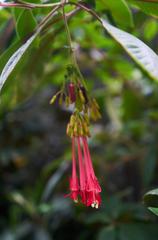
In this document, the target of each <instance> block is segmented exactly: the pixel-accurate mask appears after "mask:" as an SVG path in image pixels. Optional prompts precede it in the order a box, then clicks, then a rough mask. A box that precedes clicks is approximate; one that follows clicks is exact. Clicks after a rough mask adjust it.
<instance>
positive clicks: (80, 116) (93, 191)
mask: <svg viewBox="0 0 158 240" xmlns="http://www.w3.org/2000/svg"><path fill="white" fill-rule="evenodd" d="M80 77H81V74H80V73H79V72H78V70H77V69H76V68H75V67H74V66H73V65H71V66H68V67H67V74H66V75H65V81H64V83H63V86H62V88H61V90H60V91H58V92H57V93H56V94H55V95H54V96H53V97H52V99H51V100H50V103H51V104H53V103H54V102H55V101H56V99H59V104H60V105H61V104H64V105H65V106H66V107H69V105H71V104H73V106H74V112H73V114H72V115H71V117H70V122H69V123H68V125H67V131H66V132H67V135H68V136H69V137H70V138H71V139H72V176H71V178H70V183H69V185H70V194H69V195H68V196H69V197H70V198H71V199H72V200H73V201H74V202H76V203H77V202H78V201H79V200H80V201H81V202H82V203H83V204H84V205H86V206H91V207H93V208H98V207H99V206H100V204H101V197H100V192H101V187H100V185H99V182H98V179H97V177H96V176H95V173H94V169H93V164H92V160H91V156H90V152H89V148H88V143H87V137H90V131H89V124H90V119H92V120H94V121H96V120H97V119H99V118H101V115H100V111H99V105H98V103H97V102H96V100H95V99H94V98H91V97H90V96H89V94H88V92H87V87H86V85H85V82H84V79H83V78H80ZM67 81H68V82H67Z"/></svg>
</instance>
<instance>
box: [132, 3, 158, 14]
mask: <svg viewBox="0 0 158 240" xmlns="http://www.w3.org/2000/svg"><path fill="white" fill-rule="evenodd" d="M128 2H130V3H132V4H133V5H134V6H136V7H138V8H139V9H140V10H141V11H143V12H145V13H146V14H148V15H152V16H154V17H158V2H150V0H149V1H148V2H147V1H143V0H142V1H141V0H139V1H138V0H128Z"/></svg>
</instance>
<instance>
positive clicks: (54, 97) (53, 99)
mask: <svg viewBox="0 0 158 240" xmlns="http://www.w3.org/2000/svg"><path fill="white" fill-rule="evenodd" d="M56 98H57V96H56V95H54V96H53V97H52V98H51V100H50V104H53V103H54V102H55V100H56Z"/></svg>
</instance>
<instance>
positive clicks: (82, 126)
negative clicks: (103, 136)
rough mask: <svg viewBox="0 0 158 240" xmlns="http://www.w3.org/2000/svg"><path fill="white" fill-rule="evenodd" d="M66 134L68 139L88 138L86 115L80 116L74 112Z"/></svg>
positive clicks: (87, 118) (87, 119)
mask: <svg viewBox="0 0 158 240" xmlns="http://www.w3.org/2000/svg"><path fill="white" fill-rule="evenodd" d="M66 133H67V135H68V136H69V137H73V136H75V137H79V136H87V137H90V132H89V117H88V115H87V114H84V115H81V114H80V113H79V112H78V111H76V112H74V113H73V114H72V115H71V117H70V122H69V123H68V125H67V131H66Z"/></svg>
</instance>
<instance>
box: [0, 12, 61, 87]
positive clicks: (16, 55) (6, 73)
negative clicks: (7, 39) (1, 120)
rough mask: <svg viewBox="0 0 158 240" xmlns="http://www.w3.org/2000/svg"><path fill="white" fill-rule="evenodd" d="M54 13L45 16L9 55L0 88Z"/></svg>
mask: <svg viewBox="0 0 158 240" xmlns="http://www.w3.org/2000/svg"><path fill="white" fill-rule="evenodd" d="M56 13H57V12H54V13H52V15H51V16H50V18H47V20H46V21H45V22H44V23H43V24H41V25H40V27H39V28H38V29H37V30H36V32H35V33H34V34H33V35H32V36H31V37H30V38H29V39H28V40H27V41H26V42H25V43H24V44H23V45H22V46H21V47H20V48H19V49H18V50H17V51H16V52H15V53H14V54H13V55H12V56H11V57H10V59H9V60H8V62H7V63H6V65H5V66H4V68H3V70H2V72H1V75H0V90H1V89H2V87H3V85H4V83H5V81H6V80H7V78H8V77H9V75H10V74H11V72H12V71H13V69H14V68H15V67H16V65H17V63H18V62H19V61H20V59H21V57H22V56H23V55H24V53H25V51H26V50H27V49H28V47H29V46H30V45H31V43H32V42H33V41H34V39H35V38H36V37H37V35H38V34H39V33H40V31H41V30H42V29H43V27H44V26H45V25H46V24H47V23H48V22H49V20H50V19H51V18H52V17H54V16H56Z"/></svg>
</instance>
